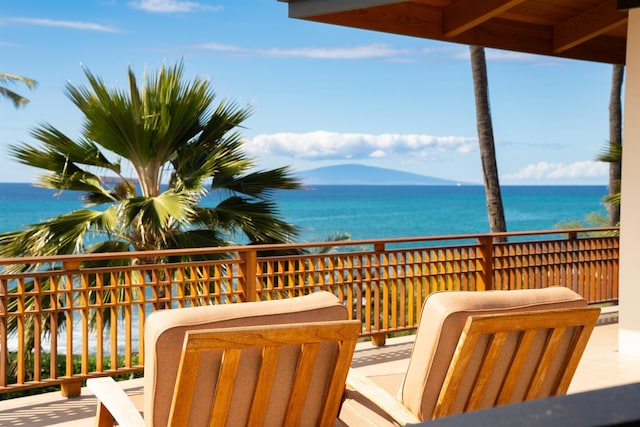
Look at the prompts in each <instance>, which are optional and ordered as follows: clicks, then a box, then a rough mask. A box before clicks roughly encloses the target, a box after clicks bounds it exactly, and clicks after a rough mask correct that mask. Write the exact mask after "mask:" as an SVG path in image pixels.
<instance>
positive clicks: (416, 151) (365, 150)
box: [245, 131, 477, 160]
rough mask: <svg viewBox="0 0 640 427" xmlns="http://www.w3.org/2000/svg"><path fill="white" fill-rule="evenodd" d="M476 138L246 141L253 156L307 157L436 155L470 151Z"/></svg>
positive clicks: (326, 136)
mask: <svg viewBox="0 0 640 427" xmlns="http://www.w3.org/2000/svg"><path fill="white" fill-rule="evenodd" d="M475 141H476V140H475V139H474V138H465V137H457V136H447V137H437V136H431V135H417V134H405V135H403V134H381V135H373V134H366V133H336V132H327V131H315V132H308V133H275V134H269V135H257V136H255V137H254V138H251V139H250V140H249V141H247V143H246V144H245V149H246V150H247V151H248V152H249V154H251V155H256V156H259V155H281V156H287V157H292V158H296V159H306V160H339V159H372V158H377V159H379V158H391V157H398V156H407V155H409V156H413V157H416V158H433V157H435V156H437V155H439V154H442V153H445V152H457V153H468V152H470V151H473V150H474V149H475V147H476V146H477V144H476V142H475Z"/></svg>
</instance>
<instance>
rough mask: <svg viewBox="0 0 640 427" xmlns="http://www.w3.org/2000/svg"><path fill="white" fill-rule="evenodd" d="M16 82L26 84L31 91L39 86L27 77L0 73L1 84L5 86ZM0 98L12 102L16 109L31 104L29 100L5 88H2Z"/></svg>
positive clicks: (0, 88) (0, 87)
mask: <svg viewBox="0 0 640 427" xmlns="http://www.w3.org/2000/svg"><path fill="white" fill-rule="evenodd" d="M15 82H20V83H24V84H25V85H27V87H28V88H29V89H33V88H35V87H36V85H37V82H36V81H35V80H33V79H29V78H27V77H23V76H19V75H17V74H9V73H0V83H2V84H5V83H15ZM0 96H2V97H4V98H7V99H8V100H10V101H11V102H12V103H13V106H14V107H16V108H19V107H22V106H23V105H25V104H28V103H29V100H28V99H27V98H25V97H24V96H22V95H19V94H18V93H16V92H14V91H12V90H10V89H8V88H6V87H4V86H0Z"/></svg>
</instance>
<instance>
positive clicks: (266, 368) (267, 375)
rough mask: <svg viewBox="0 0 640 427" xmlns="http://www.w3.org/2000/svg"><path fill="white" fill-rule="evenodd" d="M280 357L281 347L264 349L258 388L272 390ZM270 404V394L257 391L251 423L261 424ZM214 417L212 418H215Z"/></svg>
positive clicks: (252, 405) (252, 408) (252, 403)
mask: <svg viewBox="0 0 640 427" xmlns="http://www.w3.org/2000/svg"><path fill="white" fill-rule="evenodd" d="M279 357H280V348H279V347H265V348H264V349H263V350H262V364H261V366H260V374H259V375H258V382H257V383H256V389H257V390H271V386H272V384H273V379H274V378H275V377H276V366H277V364H278V359H279ZM268 405H269V395H268V394H266V393H256V394H255V395H254V396H253V402H251V413H250V415H249V422H248V423H247V424H249V425H259V424H260V422H261V420H264V417H265V414H266V413H267V408H268ZM213 419H214V418H212V420H213Z"/></svg>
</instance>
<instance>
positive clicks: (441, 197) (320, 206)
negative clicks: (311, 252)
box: [0, 183, 607, 241]
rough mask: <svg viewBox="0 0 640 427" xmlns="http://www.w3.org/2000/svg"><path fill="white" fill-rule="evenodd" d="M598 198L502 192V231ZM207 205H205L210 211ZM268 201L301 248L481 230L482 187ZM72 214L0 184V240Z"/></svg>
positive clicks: (46, 194) (546, 224)
mask: <svg viewBox="0 0 640 427" xmlns="http://www.w3.org/2000/svg"><path fill="white" fill-rule="evenodd" d="M606 193H607V189H606V187H605V186H505V187H503V189H502V197H503V203H504V207H505V216H506V220H507V228H508V230H509V231H528V230H548V229H553V228H555V226H556V224H558V223H560V222H566V221H571V220H582V219H584V216H585V215H587V214H589V213H591V212H600V213H602V214H603V215H606V209H605V207H604V205H603V204H602V198H603V197H604V196H605V195H606ZM213 197H214V196H211V198H210V199H206V200H205V204H207V205H211V206H213V205H215V203H216V201H215V200H214V198H213ZM276 200H277V203H278V206H279V208H280V211H281V214H282V216H283V217H285V218H286V220H287V221H289V222H291V223H293V224H296V225H298V226H300V227H302V234H301V235H300V238H299V240H302V241H318V240H324V238H325V237H326V236H327V235H329V234H331V233H338V232H341V233H348V234H350V235H351V238H352V239H370V238H383V237H412V236H433V235H445V234H466V233H484V232H487V231H488V230H489V225H488V221H487V214H486V208H485V198H484V188H483V187H482V186H313V187H310V188H308V189H305V190H297V191H280V192H278V193H276ZM80 207H82V203H81V201H80V199H79V198H78V195H77V194H72V192H64V193H62V194H60V195H57V196H56V195H55V193H54V192H53V191H51V190H45V189H40V188H36V187H33V186H32V185H30V184H13V183H11V184H9V183H0V232H6V231H12V230H18V229H22V228H23V227H25V226H26V225H28V224H32V223H35V222H38V221H41V220H43V219H46V218H49V217H51V216H54V215H57V214H61V213H64V212H69V211H71V210H74V209H78V208H80Z"/></svg>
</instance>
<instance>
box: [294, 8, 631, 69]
mask: <svg viewBox="0 0 640 427" xmlns="http://www.w3.org/2000/svg"><path fill="white" fill-rule="evenodd" d="M282 1H285V2H287V3H288V5H289V16H290V17H291V18H298V19H305V20H309V21H316V22H323V23H327V24H335V25H341V26H346V27H353V28H362V29H366V30H372V31H381V32H386V33H393V34H401V35H406V36H413V37H420V38H426V39H433V40H440V41H449V42H454V43H461V44H467V45H469V44H473V45H480V46H485V47H491V48H496V49H505V50H510V51H516V52H526V53H534V54H539V55H550V56H557V57H563V58H572V59H582V60H586V61H596V62H604V63H610V64H624V62H625V50H626V38H627V19H628V18H627V15H628V14H627V11H626V10H620V9H618V0H412V1H408V0H282Z"/></svg>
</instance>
